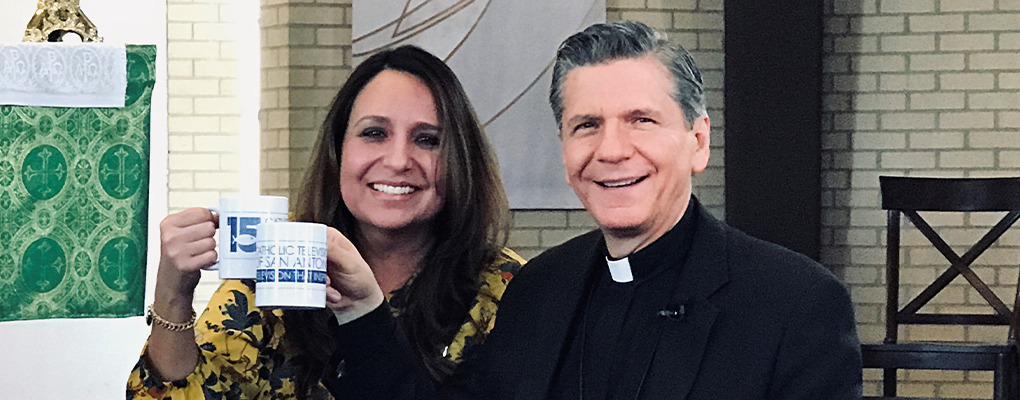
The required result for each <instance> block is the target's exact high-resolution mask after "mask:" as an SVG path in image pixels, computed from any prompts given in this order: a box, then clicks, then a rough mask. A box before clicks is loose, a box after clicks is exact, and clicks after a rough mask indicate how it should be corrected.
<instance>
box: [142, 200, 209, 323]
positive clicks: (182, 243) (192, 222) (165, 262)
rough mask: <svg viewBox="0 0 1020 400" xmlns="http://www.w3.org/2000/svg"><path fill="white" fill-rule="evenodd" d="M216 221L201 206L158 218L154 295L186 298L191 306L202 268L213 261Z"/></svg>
mask: <svg viewBox="0 0 1020 400" xmlns="http://www.w3.org/2000/svg"><path fill="white" fill-rule="evenodd" d="M217 225H218V220H217V218H216V216H215V215H214V214H213V213H212V212H210V211H209V210H207V209H204V208H189V209H187V210H184V211H181V212H179V213H176V214H171V215H169V216H167V217H166V218H164V219H163V222H160V224H159V236H160V256H159V273H158V277H157V279H156V292H157V297H164V298H163V299H162V300H165V301H171V300H186V302H187V304H188V305H189V307H190V304H191V299H192V298H193V297H194V294H195V286H197V285H198V280H199V279H200V278H201V277H202V274H201V270H202V268H206V267H208V266H210V265H212V264H213V263H215V262H216V257H217V255H216V241H215V240H214V239H213V237H214V236H215V235H216V226H217ZM160 295H162V296H160ZM157 300H160V299H157Z"/></svg>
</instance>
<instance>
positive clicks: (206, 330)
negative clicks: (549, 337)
mask: <svg viewBox="0 0 1020 400" xmlns="http://www.w3.org/2000/svg"><path fill="white" fill-rule="evenodd" d="M523 263H524V259H522V258H521V257H520V256H519V255H517V254H516V253H514V252H513V251H511V250H509V249H506V250H504V251H503V254H502V255H501V256H500V257H499V258H498V259H497V260H496V261H495V262H494V263H493V264H492V265H490V266H489V268H486V269H485V270H484V271H483V272H482V274H481V275H480V276H479V280H480V284H479V288H478V296H476V297H475V301H474V305H473V306H472V308H471V310H470V311H469V315H468V316H467V318H466V321H465V322H464V325H463V326H461V328H460V331H459V332H458V333H457V335H456V336H455V337H454V339H453V342H452V343H450V347H449V349H448V353H447V358H449V359H450V360H452V361H454V362H458V361H460V358H461V355H462V354H463V353H464V350H466V349H467V348H469V347H470V346H471V345H473V344H474V343H480V342H481V341H483V340H484V339H485V336H486V335H487V334H488V333H489V331H490V330H491V329H492V327H493V324H494V323H495V318H496V309H497V308H498V307H499V300H500V298H502V297H503V291H504V290H506V285H507V283H508V282H509V281H510V279H512V278H513V275H514V273H516V272H517V270H518V269H519V268H520V266H521V265H522V264H523ZM249 283H250V282H249ZM286 315H287V314H286V312H285V311H283V310H260V309H258V308H257V307H255V292H254V290H252V287H251V286H249V284H246V283H245V281H240V280H226V281H223V283H222V284H221V285H220V287H219V289H217V290H216V292H215V293H214V294H213V296H212V298H211V299H210V300H209V305H208V306H206V308H205V311H204V312H202V316H201V317H200V318H199V319H198V322H197V324H196V325H195V341H196V342H197V343H198V345H199V348H200V349H201V354H200V355H199V362H198V366H196V367H195V371H194V372H193V373H192V374H191V375H190V376H188V377H187V378H184V379H181V380H177V381H173V382H166V381H162V380H161V379H160V378H159V377H158V376H156V375H155V374H153V373H152V371H151V370H150V369H149V366H148V365H147V359H146V357H145V354H144V353H145V350H144V349H143V350H142V357H141V358H140V359H139V360H138V363H137V364H135V367H134V369H133V370H132V371H131V375H130V377H129V378H128V382H127V398H128V399H169V400H182V399H265V400H269V399H273V400H275V399H294V398H296V395H295V393H294V390H295V389H294V382H293V376H292V375H289V373H291V372H292V371H291V370H290V368H286V367H285V364H286V360H288V359H290V358H292V357H294V356H296V354H292V353H293V351H292V349H291V348H290V346H281V343H282V341H283V338H284V336H285V335H286V332H285V331H284V324H283V319H284V318H286ZM319 389H321V390H318V391H317V393H319V394H320V395H324V396H325V398H330V396H329V395H328V393H327V392H326V390H325V389H324V388H321V385H320V388H319ZM316 397H318V396H316Z"/></svg>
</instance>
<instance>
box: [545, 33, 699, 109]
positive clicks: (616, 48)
mask: <svg viewBox="0 0 1020 400" xmlns="http://www.w3.org/2000/svg"><path fill="white" fill-rule="evenodd" d="M647 55H655V57H656V58H657V59H658V60H659V61H660V62H662V65H663V66H665V67H666V69H667V70H669V72H670V74H671V75H673V83H674V85H675V87H674V90H673V93H672V94H673V100H675V101H676V103H677V104H678V105H679V106H680V109H681V110H683V113H684V120H685V122H686V123H687V129H690V128H691V127H692V126H693V125H694V121H695V120H696V119H697V118H698V117H701V116H704V115H707V114H708V112H707V111H706V109H705V93H704V90H703V87H702V86H703V83H702V80H701V71H700V70H698V66H697V65H695V64H694V59H693V58H692V57H691V54H690V53H688V52H687V50H685V49H684V48H683V47H682V46H680V45H670V43H669V41H667V40H666V37H665V35H662V34H660V33H658V32H655V31H654V30H652V28H649V27H648V25H645V24H643V23H640V22H635V21H617V22H607V23H604V24H595V25H592V26H589V27H588V28H586V29H585V30H583V31H581V32H578V33H575V34H574V35H572V36H570V37H569V38H567V40H564V41H563V43H562V44H560V48H559V50H557V51H556V63H555V64H554V65H553V75H552V87H550V89H549V105H550V106H552V111H553V115H555V116H556V125H557V126H562V122H563V121H562V119H563V81H564V79H566V77H567V74H568V73H570V71H572V70H573V69H574V68H577V67H583V66H587V65H598V64H606V63H608V62H610V61H615V60H621V59H633V58H641V57H644V56H647Z"/></svg>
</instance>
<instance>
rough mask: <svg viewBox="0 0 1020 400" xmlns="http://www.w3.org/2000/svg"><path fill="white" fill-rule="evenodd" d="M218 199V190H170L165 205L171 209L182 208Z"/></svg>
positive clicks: (205, 204)
mask: <svg viewBox="0 0 1020 400" xmlns="http://www.w3.org/2000/svg"><path fill="white" fill-rule="evenodd" d="M219 199H220V192H219V191H211V190H206V191H187V192H185V191H170V193H168V196H167V205H168V206H169V208H170V209H171V210H183V209H185V208H188V207H200V206H207V205H211V204H216V203H217V202H218V201H219Z"/></svg>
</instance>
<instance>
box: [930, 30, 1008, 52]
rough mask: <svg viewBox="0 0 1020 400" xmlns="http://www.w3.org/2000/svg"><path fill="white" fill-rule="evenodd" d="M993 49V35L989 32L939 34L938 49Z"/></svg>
mask: <svg viewBox="0 0 1020 400" xmlns="http://www.w3.org/2000/svg"><path fill="white" fill-rule="evenodd" d="M992 49H995V35H994V34H991V33H975V34H961V35H949V34H946V35H941V36H939V50H941V51H968V50H992Z"/></svg>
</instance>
